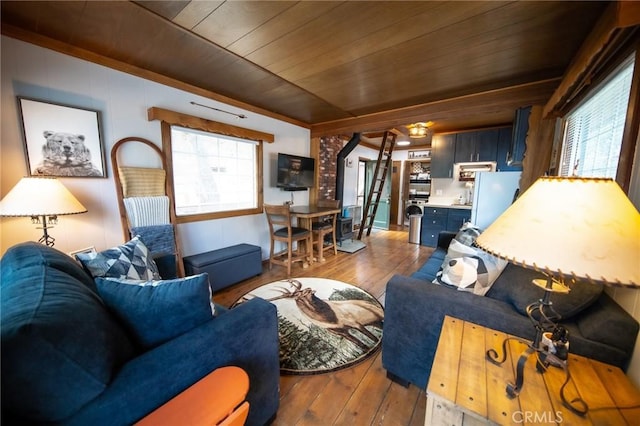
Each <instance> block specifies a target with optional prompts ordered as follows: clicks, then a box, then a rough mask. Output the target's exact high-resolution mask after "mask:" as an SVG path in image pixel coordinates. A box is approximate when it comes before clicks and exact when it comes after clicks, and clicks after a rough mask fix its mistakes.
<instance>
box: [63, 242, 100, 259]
mask: <svg viewBox="0 0 640 426" xmlns="http://www.w3.org/2000/svg"><path fill="white" fill-rule="evenodd" d="M96 253H98V252H97V251H96V248H95V246H89V247H85V248H82V249H80V250H74V251H70V252H69V253H67V255H68V256H69V257H71V258H72V259H73V260H75V261H76V262H78V263H80V261H79V260H78V256H77V255H78V254H96Z"/></svg>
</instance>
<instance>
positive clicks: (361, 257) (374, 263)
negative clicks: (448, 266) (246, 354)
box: [214, 230, 433, 426]
mask: <svg viewBox="0 0 640 426" xmlns="http://www.w3.org/2000/svg"><path fill="white" fill-rule="evenodd" d="M362 241H363V242H364V243H365V244H366V245H367V247H366V248H365V249H363V250H360V251H358V252H356V253H353V254H349V253H343V252H338V255H337V256H334V255H333V254H332V253H331V254H329V253H327V254H326V256H325V258H326V261H325V262H323V263H315V264H314V265H312V266H311V267H309V268H306V269H302V267H301V266H300V265H299V264H296V265H294V266H293V268H292V273H291V276H292V277H305V276H307V277H321V278H331V279H335V280H339V281H344V282H347V283H350V284H353V285H356V286H358V287H360V288H362V289H364V290H367V291H368V292H369V293H371V294H372V295H374V296H376V297H377V298H378V300H380V301H381V302H382V304H383V305H384V295H385V288H386V284H387V281H389V279H390V278H391V276H393V275H394V274H402V275H410V274H411V273H413V272H414V271H416V270H417V269H418V268H419V267H420V266H421V265H422V264H423V263H424V262H425V261H426V259H427V258H428V257H429V255H430V254H431V253H432V251H433V249H431V248H428V247H423V246H420V245H416V244H409V243H408V233H407V232H406V230H404V231H402V230H390V231H382V230H374V231H373V232H372V233H371V235H370V236H369V237H363V239H362ZM263 271H264V272H263V273H262V275H260V276H258V277H255V278H252V279H250V280H247V281H244V282H242V283H240V284H237V285H234V286H232V287H230V288H227V289H225V290H223V291H220V292H219V293H216V294H214V300H215V301H216V302H217V303H220V304H222V305H223V306H229V305H231V304H233V302H235V301H236V300H237V299H238V298H240V297H241V296H242V295H243V294H245V293H246V292H248V291H250V290H253V289H254V288H256V287H258V286H260V285H262V284H266V283H269V282H272V281H276V280H280V279H285V278H286V268H284V267H282V266H275V265H274V266H273V269H272V270H271V271H269V266H268V263H267V264H264V265H263ZM425 409H426V396H425V392H424V389H418V388H417V387H415V386H413V385H412V386H410V387H409V388H404V387H402V386H400V385H398V384H396V383H393V382H392V381H391V380H389V379H387V377H386V371H385V370H384V368H382V358H381V352H380V351H378V352H377V353H376V354H375V355H374V356H372V357H370V358H368V359H367V360H365V361H363V362H362V363H360V364H358V365H356V366H354V367H351V368H347V369H344V370H340V371H337V372H335V373H328V374H321V375H315V376H281V378H280V409H279V410H278V415H277V418H276V420H275V421H274V423H273V425H274V426H279V425H282V426H293V425H322V426H326V425H349V426H357V425H363V426H364V425H403V426H407V425H424V416H425Z"/></svg>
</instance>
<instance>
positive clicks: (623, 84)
mask: <svg viewBox="0 0 640 426" xmlns="http://www.w3.org/2000/svg"><path fill="white" fill-rule="evenodd" d="M633 65H634V64H633V60H632V58H630V59H628V60H627V61H625V63H624V64H623V65H622V66H621V68H620V69H619V70H618V71H617V72H615V73H613V76H612V78H610V79H609V81H607V82H606V84H604V85H602V86H601V87H600V88H598V89H597V90H596V92H595V94H594V95H593V96H591V97H590V98H589V99H588V100H587V101H586V102H584V103H583V104H582V105H580V106H579V107H578V108H576V109H575V110H574V111H573V112H571V113H570V114H569V115H568V116H567V118H566V121H565V133H564V142H563V152H562V160H561V168H560V175H561V176H583V177H610V178H614V179H615V177H616V172H617V170H618V159H619V157H620V147H621V145H622V136H623V132H624V125H625V119H626V115H627V107H628V104H629V91H630V89H631V80H632V77H633Z"/></svg>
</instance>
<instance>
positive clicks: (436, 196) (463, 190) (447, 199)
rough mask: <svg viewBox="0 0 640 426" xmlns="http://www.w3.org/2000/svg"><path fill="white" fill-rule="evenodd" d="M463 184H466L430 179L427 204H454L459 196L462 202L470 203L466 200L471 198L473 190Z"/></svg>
mask: <svg viewBox="0 0 640 426" xmlns="http://www.w3.org/2000/svg"><path fill="white" fill-rule="evenodd" d="M465 184H466V182H459V181H457V180H455V179H446V178H445V179H431V195H430V196H429V202H431V203H436V204H454V203H456V202H457V200H459V197H460V196H462V197H463V202H467V201H469V202H470V201H471V200H467V199H468V198H469V196H471V198H473V188H469V187H467V186H466V185H465Z"/></svg>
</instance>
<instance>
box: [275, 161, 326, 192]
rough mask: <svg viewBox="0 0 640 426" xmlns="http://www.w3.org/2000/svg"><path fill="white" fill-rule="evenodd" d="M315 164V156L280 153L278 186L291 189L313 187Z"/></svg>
mask: <svg viewBox="0 0 640 426" xmlns="http://www.w3.org/2000/svg"><path fill="white" fill-rule="evenodd" d="M315 165H316V161H315V160H314V159H313V158H308V157H300V156H298V155H290V154H283V153H279V154H278V178H277V183H276V186H277V187H278V188H283V189H285V190H290V191H296V190H303V189H307V188H311V187H313V182H314V178H313V177H314V172H315Z"/></svg>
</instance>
